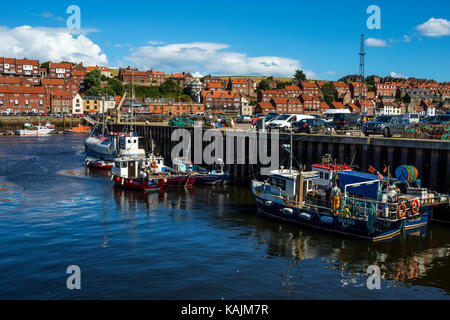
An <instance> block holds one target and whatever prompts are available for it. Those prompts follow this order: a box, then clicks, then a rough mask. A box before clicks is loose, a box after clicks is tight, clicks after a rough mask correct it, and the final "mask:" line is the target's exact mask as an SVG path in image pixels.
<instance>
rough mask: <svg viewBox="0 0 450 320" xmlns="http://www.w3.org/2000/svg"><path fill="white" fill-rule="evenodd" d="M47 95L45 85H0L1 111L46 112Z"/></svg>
mask: <svg viewBox="0 0 450 320" xmlns="http://www.w3.org/2000/svg"><path fill="white" fill-rule="evenodd" d="M45 102H46V95H45V89H44V88H43V87H35V86H29V87H27V86H16V85H12V86H11V85H7V86H2V85H0V111H9V113H14V114H17V113H21V112H34V113H39V112H41V113H44V112H46V111H47V110H46V107H45Z"/></svg>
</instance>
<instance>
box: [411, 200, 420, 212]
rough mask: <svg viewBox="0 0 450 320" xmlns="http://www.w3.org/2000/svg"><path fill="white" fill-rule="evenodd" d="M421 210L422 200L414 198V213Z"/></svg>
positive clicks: (412, 209) (412, 206)
mask: <svg viewBox="0 0 450 320" xmlns="http://www.w3.org/2000/svg"><path fill="white" fill-rule="evenodd" d="M419 210H420V201H419V200H417V199H416V200H413V201H412V202H411V211H412V212H413V213H414V214H418V213H419Z"/></svg>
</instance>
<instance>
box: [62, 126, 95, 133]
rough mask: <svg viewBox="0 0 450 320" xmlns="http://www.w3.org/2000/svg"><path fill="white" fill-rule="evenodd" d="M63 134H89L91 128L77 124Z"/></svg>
mask: <svg viewBox="0 0 450 320" xmlns="http://www.w3.org/2000/svg"><path fill="white" fill-rule="evenodd" d="M64 132H67V133H89V132H91V127H90V126H83V125H81V124H79V125H77V126H75V127H71V128H70V129H66V130H65V131H64Z"/></svg>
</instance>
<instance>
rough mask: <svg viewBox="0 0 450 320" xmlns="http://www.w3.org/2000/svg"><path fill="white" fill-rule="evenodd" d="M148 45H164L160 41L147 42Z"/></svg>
mask: <svg viewBox="0 0 450 320" xmlns="http://www.w3.org/2000/svg"><path fill="white" fill-rule="evenodd" d="M147 43H148V44H151V45H152V46H158V45H161V44H164V42H162V41H147Z"/></svg>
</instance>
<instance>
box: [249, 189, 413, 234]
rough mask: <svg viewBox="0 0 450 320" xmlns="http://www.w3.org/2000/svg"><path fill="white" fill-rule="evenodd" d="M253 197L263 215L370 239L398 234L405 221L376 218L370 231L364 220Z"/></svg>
mask: <svg viewBox="0 0 450 320" xmlns="http://www.w3.org/2000/svg"><path fill="white" fill-rule="evenodd" d="M255 199H256V205H257V210H258V213H259V214H262V215H264V216H268V217H270V218H276V219H279V220H283V221H286V222H291V223H295V224H301V225H304V226H309V227H312V228H315V229H320V230H325V231H329V232H334V233H338V234H342V235H346V236H349V237H356V238H362V239H367V240H372V241H381V240H388V239H391V238H394V237H397V236H399V235H400V234H401V232H402V227H403V224H404V222H403V221H405V220H398V221H392V222H384V221H383V222H380V221H379V220H377V221H376V224H375V232H373V233H372V232H370V230H369V229H368V228H367V222H366V221H365V220H357V219H349V218H342V217H339V216H332V215H329V214H327V213H324V212H315V211H310V210H306V209H300V208H293V207H289V206H286V205H284V204H279V203H276V202H272V201H267V200H265V199H263V198H261V197H258V196H255ZM283 209H290V210H292V214H287V213H286V210H283Z"/></svg>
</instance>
